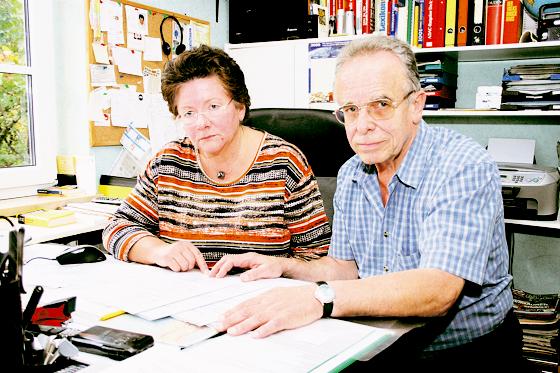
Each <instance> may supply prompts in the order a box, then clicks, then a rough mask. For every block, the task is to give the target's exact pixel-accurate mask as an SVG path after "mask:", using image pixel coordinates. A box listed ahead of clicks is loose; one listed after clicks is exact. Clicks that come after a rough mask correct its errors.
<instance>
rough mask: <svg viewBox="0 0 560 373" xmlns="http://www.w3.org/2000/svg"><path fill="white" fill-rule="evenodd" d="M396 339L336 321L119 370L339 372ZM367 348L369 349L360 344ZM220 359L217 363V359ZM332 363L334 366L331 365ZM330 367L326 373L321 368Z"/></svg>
mask: <svg viewBox="0 0 560 373" xmlns="http://www.w3.org/2000/svg"><path fill="white" fill-rule="evenodd" d="M391 336H392V332H391V331H387V330H383V329H378V328H374V327H370V326H365V325H360V324H355V323H351V322H348V321H343V320H337V319H320V320H317V321H316V322H314V323H312V324H310V325H307V326H304V327H301V328H298V329H293V330H285V331H282V332H280V333H277V334H274V335H272V336H269V337H267V338H262V339H257V338H253V337H251V335H249V334H245V335H242V336H238V337H232V336H230V335H227V334H226V335H223V336H220V337H217V338H212V339H209V340H207V341H205V342H202V343H199V344H197V345H194V346H192V347H189V348H187V349H185V350H183V351H181V352H176V351H169V350H168V351H159V350H154V351H153V352H152V353H150V351H149V350H148V351H147V353H142V354H139V355H137V356H134V357H132V358H129V359H127V360H124V361H123V362H121V363H119V364H117V365H115V367H114V370H109V371H115V372H117V371H120V372H122V371H131V372H133V371H134V372H150V371H157V372H159V373H163V372H177V371H184V370H185V369H187V370H188V371H189V372H265V371H266V372H309V371H315V372H322V371H325V372H326V371H329V370H336V369H337V367H338V369H341V368H342V367H344V366H345V364H346V362H348V361H354V360H358V359H359V358H360V356H361V353H360V352H359V351H355V349H353V348H352V347H353V346H355V345H360V346H361V347H364V348H365V349H366V350H367V349H370V348H375V346H376V345H377V344H379V343H382V342H383V341H384V340H385V339H387V338H390V337H391ZM362 341H365V342H367V344H366V345H364V344H363V343H361V342H362ZM216 354H219V355H220V356H219V358H216ZM329 362H330V363H329ZM323 365H327V367H322V366H323Z"/></svg>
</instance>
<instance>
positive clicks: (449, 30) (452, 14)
mask: <svg viewBox="0 0 560 373" xmlns="http://www.w3.org/2000/svg"><path fill="white" fill-rule="evenodd" d="M456 21H457V0H447V5H446V9H445V46H446V47H453V46H455V40H456V37H455V36H456V25H457V24H456Z"/></svg>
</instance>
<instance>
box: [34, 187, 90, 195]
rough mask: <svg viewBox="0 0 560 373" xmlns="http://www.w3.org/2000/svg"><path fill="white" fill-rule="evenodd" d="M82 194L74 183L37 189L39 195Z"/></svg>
mask: <svg viewBox="0 0 560 373" xmlns="http://www.w3.org/2000/svg"><path fill="white" fill-rule="evenodd" d="M79 194H83V192H82V191H81V190H80V189H78V187H77V186H76V185H63V186H51V187H47V188H39V189H37V195H39V196H75V195H79Z"/></svg>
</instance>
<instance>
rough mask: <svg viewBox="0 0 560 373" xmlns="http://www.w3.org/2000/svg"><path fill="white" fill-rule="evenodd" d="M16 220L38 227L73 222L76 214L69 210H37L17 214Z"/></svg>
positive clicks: (56, 225)
mask: <svg viewBox="0 0 560 373" xmlns="http://www.w3.org/2000/svg"><path fill="white" fill-rule="evenodd" d="M18 222H19V223H21V224H29V225H36V226H39V227H58V226H60V225H65V224H72V223H75V222H76V215H75V214H74V211H69V210H37V211H32V212H28V213H26V214H21V215H18Z"/></svg>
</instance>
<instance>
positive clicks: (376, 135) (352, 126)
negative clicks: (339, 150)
mask: <svg viewBox="0 0 560 373" xmlns="http://www.w3.org/2000/svg"><path fill="white" fill-rule="evenodd" d="M409 86H410V84H408V83H407V80H406V76H405V71H404V67H403V66H402V63H401V62H400V60H399V59H398V58H397V57H396V56H395V55H393V54H392V53H389V52H376V53H374V54H369V55H364V56H359V57H355V58H353V59H352V60H350V61H348V62H347V63H346V64H345V65H343V66H342V68H341V69H340V71H339V72H338V74H337V76H336V80H335V89H334V93H335V99H336V101H337V103H338V105H339V106H343V105H348V104H355V105H357V106H360V107H362V106H363V105H366V104H367V103H369V102H372V101H376V100H387V101H386V102H388V103H389V105H398V106H396V108H394V109H390V110H391V111H392V113H391V117H390V118H388V119H375V118H373V117H371V116H370V115H368V109H367V108H366V107H363V108H362V109H360V111H359V113H358V114H357V119H356V120H355V122H352V123H346V124H345V128H346V136H347V138H348V142H349V143H350V146H351V147H352V149H354V151H355V152H356V154H358V155H359V156H360V158H361V159H362V161H363V162H364V163H366V164H376V165H377V166H378V168H379V167H383V166H389V165H393V166H396V167H398V165H399V164H400V162H401V161H402V159H403V158H404V155H405V154H406V151H407V150H408V148H409V147H410V144H411V143H412V140H413V139H414V135H415V134H416V130H417V124H418V123H419V122H420V120H421V115H422V107H423V105H424V96H423V95H424V93H416V92H415V93H411V94H410V96H409V97H408V98H407V99H404V101H403V98H404V97H405V96H406V95H407V94H409V93H410V89H409V88H407V87H409ZM418 100H419V101H421V102H420V103H419V102H418ZM396 167H395V168H396Z"/></svg>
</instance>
